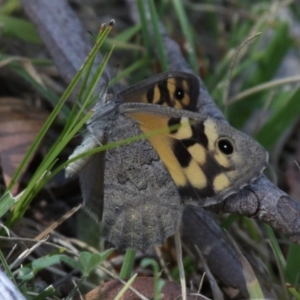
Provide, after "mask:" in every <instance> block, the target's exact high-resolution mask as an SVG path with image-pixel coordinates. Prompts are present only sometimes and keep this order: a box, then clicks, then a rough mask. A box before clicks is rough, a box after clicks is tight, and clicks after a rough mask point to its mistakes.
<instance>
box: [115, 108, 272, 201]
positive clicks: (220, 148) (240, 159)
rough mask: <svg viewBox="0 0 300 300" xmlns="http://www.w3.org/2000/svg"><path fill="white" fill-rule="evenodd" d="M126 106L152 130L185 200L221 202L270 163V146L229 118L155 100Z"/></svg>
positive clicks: (126, 110) (144, 128) (144, 127)
mask: <svg viewBox="0 0 300 300" xmlns="http://www.w3.org/2000/svg"><path fill="white" fill-rule="evenodd" d="M121 109H122V112H123V113H124V114H125V115H127V116H128V117H130V118H133V119H134V120H136V122H137V123H138V124H139V126H140V128H141V130H142V131H143V132H144V133H145V134H147V135H148V136H149V135H150V134H151V135H150V136H149V137H148V139H149V141H150V142H151V144H152V146H153V147H154V149H155V150H156V151H157V153H158V155H159V157H160V158H161V160H162V161H163V163H164V165H165V166H166V168H167V170H168V171H169V173H170V175H171V177H172V179H173V181H174V182H175V184H176V186H177V188H178V190H179V193H180V195H181V197H182V200H183V201H184V202H185V203H194V204H195V203H197V205H201V206H207V205H211V204H215V203H218V202H220V201H222V200H224V199H225V198H226V197H228V196H229V195H230V194H233V193H235V192H237V191H239V190H240V189H241V188H242V187H243V186H245V185H247V184H249V183H250V182H252V181H253V180H254V179H255V178H257V177H258V176H259V174H260V173H261V172H262V170H263V169H264V168H265V167H266V164H267V159H268V155H267V152H266V151H265V150H264V149H263V148H262V147H261V146H260V145H259V144H258V143H257V142H255V141H254V140H252V138H250V137H249V136H247V135H245V134H243V133H242V132H240V131H238V130H235V129H234V128H232V127H231V126H230V125H228V124H227V123H225V122H221V121H218V120H215V119H212V118H207V117H205V116H202V115H201V114H199V113H192V112H187V111H183V110H177V109H174V108H164V107H158V106H153V105H143V104H126V105H123V106H122V108H121ZM176 126H177V128H176Z"/></svg>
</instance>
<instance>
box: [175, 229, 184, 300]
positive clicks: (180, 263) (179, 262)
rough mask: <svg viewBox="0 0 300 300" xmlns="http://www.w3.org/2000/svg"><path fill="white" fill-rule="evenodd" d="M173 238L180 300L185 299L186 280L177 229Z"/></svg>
mask: <svg viewBox="0 0 300 300" xmlns="http://www.w3.org/2000/svg"><path fill="white" fill-rule="evenodd" d="M174 238H175V247H176V256H177V265H178V269H179V276H180V284H181V294H182V300H186V281H185V274H184V266H183V261H182V247H181V238H180V231H179V230H176V232H175V235H174Z"/></svg>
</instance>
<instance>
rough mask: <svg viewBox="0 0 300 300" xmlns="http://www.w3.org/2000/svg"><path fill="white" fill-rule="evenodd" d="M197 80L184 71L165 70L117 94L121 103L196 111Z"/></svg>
mask: <svg viewBox="0 0 300 300" xmlns="http://www.w3.org/2000/svg"><path fill="white" fill-rule="evenodd" d="M199 90H200V88H199V80H198V78H197V77H196V76H194V75H192V74H189V73H185V72H175V71H174V72H166V73H161V74H158V75H156V76H153V77H150V78H148V79H146V80H143V81H141V82H139V83H137V84H135V85H133V86H131V87H129V88H127V89H124V90H123V91H121V92H120V93H119V94H118V98H119V99H120V101H121V103H148V104H159V105H163V106H167V107H174V108H178V109H185V110H190V111H197V100H198V95H199Z"/></svg>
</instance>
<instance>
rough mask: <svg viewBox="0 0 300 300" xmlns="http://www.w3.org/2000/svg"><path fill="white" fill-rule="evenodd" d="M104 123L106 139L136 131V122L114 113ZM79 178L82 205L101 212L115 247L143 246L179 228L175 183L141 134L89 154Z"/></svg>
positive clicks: (106, 235) (106, 234)
mask: <svg viewBox="0 0 300 300" xmlns="http://www.w3.org/2000/svg"><path fill="white" fill-rule="evenodd" d="M106 122H107V124H106V125H105V126H103V129H104V127H105V129H104V132H105V136H107V139H108V140H107V141H106V142H107V143H109V142H113V141H122V140H123V139H125V138H128V137H133V136H137V135H140V134H141V131H140V129H139V127H138V125H137V124H136V122H134V121H133V120H131V119H128V118H126V117H124V116H122V115H120V114H118V113H117V112H115V114H112V116H111V118H107V119H106ZM98 130H99V128H98ZM92 131H94V130H92ZM80 181H81V188H82V194H83V198H84V208H85V210H87V212H88V213H89V214H90V215H91V216H92V217H94V218H95V219H98V220H100V219H101V217H102V233H103V236H104V238H105V239H106V240H107V241H109V242H110V243H112V244H113V245H114V246H115V247H116V248H118V249H120V250H125V249H127V248H135V249H140V250H142V251H145V250H147V248H149V247H150V246H152V245H155V244H162V243H163V242H164V241H165V239H166V238H167V237H169V236H171V235H173V234H174V233H175V231H176V229H177V228H178V227H179V224H180V221H181V205H180V197H179V194H178V191H177V188H176V186H175V184H174V182H173V181H172V180H171V179H170V175H169V174H168V172H167V171H166V169H165V167H164V165H163V163H162V162H161V160H160V159H159V157H158V155H157V153H156V152H155V150H154V149H153V147H152V146H151V144H150V142H149V141H148V140H146V139H143V140H140V141H138V142H134V143H130V144H128V145H125V146H121V147H117V148H113V149H110V150H108V151H107V152H106V153H105V154H104V153H98V154H95V155H93V156H92V157H91V159H90V160H89V162H88V163H87V164H86V166H85V167H84V168H83V169H82V171H81V173H80ZM103 183H104V185H103ZM103 191H104V192H103ZM102 213H103V215H102Z"/></svg>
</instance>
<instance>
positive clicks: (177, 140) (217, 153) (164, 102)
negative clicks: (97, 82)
mask: <svg viewBox="0 0 300 300" xmlns="http://www.w3.org/2000/svg"><path fill="white" fill-rule="evenodd" d="M199 90H200V88H199V81H198V79H197V77H195V76H194V75H192V74H188V73H182V72H168V73H163V74H159V75H157V76H154V77H151V78H149V79H147V80H146V81H143V82H141V83H138V84H136V85H134V86H132V87H129V88H127V89H125V90H123V91H121V92H120V93H118V94H117V95H116V97H115V99H114V100H113V101H112V102H111V104H110V105H111V106H112V109H110V110H109V112H106V114H105V113H103V112H102V111H101V110H103V111H105V109H103V106H100V108H99V109H98V110H96V114H97V117H99V116H100V117H101V115H102V116H103V118H100V120H102V121H99V124H100V125H99V124H98V123H97V119H96V118H94V119H93V122H89V124H88V129H89V131H90V132H98V131H99V130H100V131H101V133H102V134H103V138H102V141H101V143H102V142H104V143H106V142H108V143H109V142H112V141H120V140H123V139H125V138H127V137H133V136H137V135H140V134H141V133H144V134H145V135H147V139H143V140H139V141H137V142H134V143H130V144H128V145H125V146H122V147H117V148H113V149H110V150H108V151H107V152H106V153H105V154H103V153H99V154H96V155H94V156H93V157H92V159H90V160H89V162H88V164H87V165H86V166H85V167H84V168H83V169H82V171H81V174H80V178H81V185H82V190H83V196H84V202H85V206H86V208H87V209H88V210H89V211H90V212H91V214H92V215H93V216H94V217H96V218H99V217H100V216H101V215H102V213H103V216H102V224H103V234H104V237H105V238H106V239H107V240H109V241H110V242H112V243H113V244H114V245H115V246H116V247H117V248H119V249H126V248H129V247H131V248H137V249H141V250H146V249H147V248H148V247H150V246H151V245H154V244H161V243H162V242H163V241H164V240H165V239H166V238H167V237H168V236H170V235H172V234H173V233H174V232H175V231H176V229H177V228H178V226H179V224H180V220H181V210H182V209H181V206H182V204H194V205H199V206H208V205H212V204H215V203H219V202H221V201H223V200H224V199H225V198H226V197H228V196H229V195H231V194H234V193H236V192H238V191H239V190H241V189H242V188H243V187H244V186H245V185H248V184H249V183H251V182H252V181H253V180H254V179H256V178H257V177H258V176H259V175H260V174H261V172H262V171H263V169H264V168H265V167H266V164H267V159H268V155H267V152H266V151H265V150H264V149H263V148H262V147H261V146H260V145H259V144H258V143H257V142H256V141H254V140H253V139H252V138H251V137H249V136H247V135H245V134H243V133H241V132H240V131H238V130H236V129H234V128H232V127H231V126H230V125H229V124H228V123H227V122H225V121H220V120H217V119H215V118H212V117H211V116H207V115H205V114H203V113H201V110H200V111H198V110H199V108H198V100H199ZM107 111H108V110H107ZM97 172H98V176H97V175H96V174H97ZM100 181H101V182H102V183H100Z"/></svg>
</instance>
